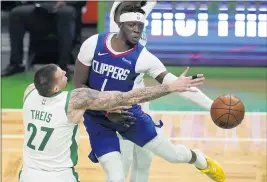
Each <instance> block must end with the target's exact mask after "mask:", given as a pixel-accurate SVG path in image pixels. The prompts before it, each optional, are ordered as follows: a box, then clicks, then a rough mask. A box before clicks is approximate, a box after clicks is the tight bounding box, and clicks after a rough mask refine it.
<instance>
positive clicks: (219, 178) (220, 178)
mask: <svg viewBox="0 0 267 182" xmlns="http://www.w3.org/2000/svg"><path fill="white" fill-rule="evenodd" d="M206 160H207V164H208V167H207V168H206V169H199V170H200V171H201V172H202V173H204V174H206V175H207V176H208V177H209V178H210V179H212V180H213V181H216V182H224V181H225V179H226V175H225V173H224V171H223V168H222V167H221V166H220V165H219V164H218V163H217V162H215V161H213V160H212V159H210V158H208V157H206Z"/></svg>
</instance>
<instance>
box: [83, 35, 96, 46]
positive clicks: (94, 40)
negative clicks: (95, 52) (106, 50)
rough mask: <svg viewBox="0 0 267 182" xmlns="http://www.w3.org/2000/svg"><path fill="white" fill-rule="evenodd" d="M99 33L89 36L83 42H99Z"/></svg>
mask: <svg viewBox="0 0 267 182" xmlns="http://www.w3.org/2000/svg"><path fill="white" fill-rule="evenodd" d="M98 36H99V34H94V35H92V36H91V37H88V38H87V39H86V40H85V41H84V42H83V44H90V42H91V43H92V42H97V40H98Z"/></svg>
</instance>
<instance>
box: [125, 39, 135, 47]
mask: <svg viewBox="0 0 267 182" xmlns="http://www.w3.org/2000/svg"><path fill="white" fill-rule="evenodd" d="M125 43H126V45H128V46H129V47H130V48H133V47H134V46H135V45H136V44H133V43H131V41H129V40H126V41H125Z"/></svg>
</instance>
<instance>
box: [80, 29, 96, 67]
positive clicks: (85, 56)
mask: <svg viewBox="0 0 267 182" xmlns="http://www.w3.org/2000/svg"><path fill="white" fill-rule="evenodd" d="M97 40H98V34H96V35H93V36H91V37H89V38H88V39H86V40H85V41H84V42H83V44H82V46H81V48H80V52H79V54H78V60H79V61H80V62H81V63H83V64H84V65H86V66H91V62H92V59H93V57H94V54H95V49H96V45H97Z"/></svg>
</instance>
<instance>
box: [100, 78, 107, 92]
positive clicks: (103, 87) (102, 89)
mask: <svg viewBox="0 0 267 182" xmlns="http://www.w3.org/2000/svg"><path fill="white" fill-rule="evenodd" d="M107 81H108V79H107V78H105V80H104V82H103V84H102V87H101V91H104V89H105V87H106V84H107Z"/></svg>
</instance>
